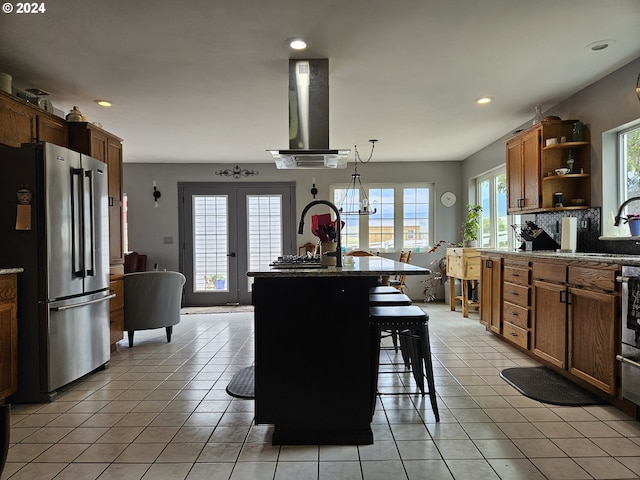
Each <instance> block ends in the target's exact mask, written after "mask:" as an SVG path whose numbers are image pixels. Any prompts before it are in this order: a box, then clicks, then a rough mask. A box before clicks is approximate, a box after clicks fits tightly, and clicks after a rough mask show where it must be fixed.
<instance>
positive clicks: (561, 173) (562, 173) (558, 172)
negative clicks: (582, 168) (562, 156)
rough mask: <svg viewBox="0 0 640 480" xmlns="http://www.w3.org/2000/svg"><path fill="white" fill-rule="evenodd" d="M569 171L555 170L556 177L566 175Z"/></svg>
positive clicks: (563, 169) (566, 169)
mask: <svg viewBox="0 0 640 480" xmlns="http://www.w3.org/2000/svg"><path fill="white" fill-rule="evenodd" d="M569 171H570V170H569V169H568V168H556V175H566V174H567V173H569Z"/></svg>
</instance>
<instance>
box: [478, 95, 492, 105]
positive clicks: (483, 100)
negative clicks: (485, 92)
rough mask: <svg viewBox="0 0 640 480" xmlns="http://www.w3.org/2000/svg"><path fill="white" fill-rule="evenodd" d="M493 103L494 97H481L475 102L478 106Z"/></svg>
mask: <svg viewBox="0 0 640 480" xmlns="http://www.w3.org/2000/svg"><path fill="white" fill-rule="evenodd" d="M492 101H493V97H479V98H476V99H475V102H476V103H477V104H478V105H486V104H487V103H491V102H492Z"/></svg>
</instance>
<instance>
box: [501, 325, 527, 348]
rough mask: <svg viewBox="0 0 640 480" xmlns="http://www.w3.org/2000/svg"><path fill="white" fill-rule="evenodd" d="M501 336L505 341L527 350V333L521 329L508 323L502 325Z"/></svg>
mask: <svg viewBox="0 0 640 480" xmlns="http://www.w3.org/2000/svg"><path fill="white" fill-rule="evenodd" d="M502 335H503V337H504V339H505V340H508V341H509V342H511V343H515V344H516V345H518V346H520V347H522V348H526V349H528V348H529V332H528V331H527V330H525V329H523V328H520V327H517V326H515V325H513V324H511V323H509V322H506V321H505V322H504V323H503V324H502Z"/></svg>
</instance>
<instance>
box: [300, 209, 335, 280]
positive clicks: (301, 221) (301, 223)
mask: <svg viewBox="0 0 640 480" xmlns="http://www.w3.org/2000/svg"><path fill="white" fill-rule="evenodd" d="M320 204H322V205H327V206H328V207H329V208H331V209H332V210H333V211H334V212H335V213H336V244H337V245H336V267H342V242H341V241H340V230H341V229H342V221H341V220H340V211H339V210H338V207H336V206H335V205H334V204H333V203H331V202H330V201H328V200H314V201H312V202H310V203H309V204H308V205H307V206H306V207H304V210H302V215H301V216H300V225H299V226H298V235H302V232H303V231H304V217H305V215H306V214H307V211H308V210H309V209H310V208H311V207H313V206H314V205H320Z"/></svg>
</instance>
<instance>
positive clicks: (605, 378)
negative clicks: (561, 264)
mask: <svg viewBox="0 0 640 480" xmlns="http://www.w3.org/2000/svg"><path fill="white" fill-rule="evenodd" d="M619 274H620V267H619V266H617V265H608V264H598V265H597V266H581V265H571V264H570V265H569V267H568V284H569V308H568V312H569V316H568V321H569V351H568V357H569V360H568V368H569V372H570V373H571V374H573V375H575V376H576V377H578V378H581V379H582V380H585V381H587V382H589V383H590V384H592V385H594V386H596V387H597V388H599V389H600V390H603V391H604V392H606V393H608V394H611V395H614V394H615V393H616V387H617V382H616V379H617V375H618V373H617V364H616V360H615V357H616V354H617V353H619V352H618V350H619V348H620V347H619V344H620V341H619V333H618V321H617V320H616V319H617V318H619V316H620V301H619V296H620V293H619V286H618V284H616V281H615V277H616V275H619Z"/></svg>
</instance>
